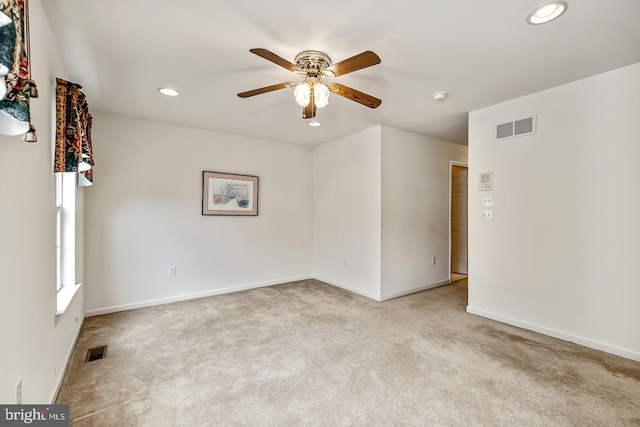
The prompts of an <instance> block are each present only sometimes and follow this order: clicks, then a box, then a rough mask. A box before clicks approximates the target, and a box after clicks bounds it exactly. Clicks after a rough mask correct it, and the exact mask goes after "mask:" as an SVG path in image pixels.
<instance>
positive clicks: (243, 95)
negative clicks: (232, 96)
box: [238, 82, 295, 98]
mask: <svg viewBox="0 0 640 427" xmlns="http://www.w3.org/2000/svg"><path fill="white" fill-rule="evenodd" d="M292 86H295V83H294V82H286V83H278V84H277V85H271V86H267V87H261V88H260V89H254V90H250V91H247V92H242V93H239V94H238V96H239V97H240V98H249V97H250V96H255V95H260V94H261V93H267V92H273V91H274V90H279V89H286V88H288V87H292Z"/></svg>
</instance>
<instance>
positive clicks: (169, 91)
mask: <svg viewBox="0 0 640 427" xmlns="http://www.w3.org/2000/svg"><path fill="white" fill-rule="evenodd" d="M158 92H160V93H161V94H163V95H167V96H178V95H180V92H178V91H177V90H175V89H169V88H168V87H161V88H158Z"/></svg>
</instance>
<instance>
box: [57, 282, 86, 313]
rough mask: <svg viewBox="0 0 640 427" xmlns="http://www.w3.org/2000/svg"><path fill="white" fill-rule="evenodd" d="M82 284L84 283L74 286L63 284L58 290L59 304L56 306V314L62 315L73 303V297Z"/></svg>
mask: <svg viewBox="0 0 640 427" xmlns="http://www.w3.org/2000/svg"><path fill="white" fill-rule="evenodd" d="M81 286H82V283H78V284H75V285H72V286H63V287H61V288H60V290H59V291H58V296H57V300H58V305H57V308H56V316H62V315H63V314H64V312H65V311H67V308H69V306H70V305H71V301H73V297H75V296H76V294H77V293H78V290H79V289H80V287H81Z"/></svg>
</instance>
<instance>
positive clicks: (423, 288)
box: [380, 279, 451, 301]
mask: <svg viewBox="0 0 640 427" xmlns="http://www.w3.org/2000/svg"><path fill="white" fill-rule="evenodd" d="M449 283H451V281H450V280H449V279H446V280H441V281H439V282H436V283H431V284H430V285H422V286H418V287H417V288H411V289H408V290H406V291H401V292H396V293H393V294H389V295H385V296H383V297H382V298H381V299H380V301H387V300H390V299H394V298H399V297H403V296H405V295H410V294H415V293H416V292H420V291H426V290H427V289H432V288H437V287H439V286H443V285H448V284H449Z"/></svg>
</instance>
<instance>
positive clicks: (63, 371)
mask: <svg viewBox="0 0 640 427" xmlns="http://www.w3.org/2000/svg"><path fill="white" fill-rule="evenodd" d="M78 317H80V322H79V323H78V327H77V329H76V333H75V337H74V338H73V341H71V345H70V346H69V349H68V350H67V355H66V357H65V362H64V368H62V369H61V370H60V372H58V378H56V387H55V388H54V390H53V394H52V395H51V396H50V397H49V402H51V405H54V404H55V403H56V399H57V398H58V393H60V387H62V381H63V380H64V375H65V374H66V373H67V368H68V367H69V362H70V361H71V356H72V355H73V350H75V348H76V343H77V342H78V337H79V336H80V331H81V330H82V324H83V323H84V318H82V317H81V316H78Z"/></svg>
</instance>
